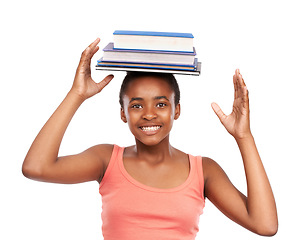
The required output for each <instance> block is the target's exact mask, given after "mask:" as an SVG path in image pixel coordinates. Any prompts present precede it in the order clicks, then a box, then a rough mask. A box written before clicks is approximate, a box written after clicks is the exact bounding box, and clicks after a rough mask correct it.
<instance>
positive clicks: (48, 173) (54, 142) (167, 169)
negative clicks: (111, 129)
mask: <svg viewBox="0 0 302 240" xmlns="http://www.w3.org/2000/svg"><path fill="white" fill-rule="evenodd" d="M99 41H100V40H99V39H97V40H95V41H94V42H93V43H92V44H90V45H89V47H88V48H86V49H85V50H84V52H83V53H82V56H81V60H80V63H79V66H78V68H77V71H76V75H75V79H74V83H73V86H72V88H71V90H70V91H69V92H68V94H67V95H66V97H65V99H64V100H63V101H62V103H61V104H60V106H59V107H58V108H57V109H56V111H55V112H54V113H53V115H52V116H51V117H50V118H49V120H48V121H47V122H46V124H45V125H44V126H43V128H42V129H41V131H40V132H39V134H38V135H37V137H36V139H35V140H34V142H33V144H32V146H31V147H30V149H29V151H28V154H27V156H26V157H25V160H24V163H23V167H22V171H23V174H24V175H25V176H26V177H28V178H30V179H34V180H38V181H46V182H55V183H80V182H85V181H93V180H95V181H98V182H101V180H102V177H103V175H104V173H105V171H106V168H107V166H108V163H109V160H110V157H111V153H112V150H113V145H108V144H100V145H96V146H93V147H91V148H89V149H87V150H86V151H84V152H82V153H80V154H76V155H70V156H63V157H58V152H59V148H60V144H61V141H62V138H63V136H64V133H65V131H66V128H67V127H68V125H69V123H70V121H71V119H72V117H73V115H74V114H75V112H76V111H77V109H78V108H79V107H80V105H81V104H82V103H83V102H84V101H85V100H86V99H88V98H90V97H92V96H94V95H96V94H97V93H99V92H101V91H102V89H103V88H104V87H105V86H106V85H107V84H108V83H109V82H110V81H111V80H112V79H113V75H108V76H107V77H105V78H104V79H103V80H102V81H101V82H99V83H96V82H95V81H93V79H92V78H91V70H90V63H91V58H92V56H93V55H94V54H95V53H96V52H97V51H98V46H97V45H98V43H99ZM233 83H234V92H235V94H234V104H233V111H232V113H231V114H230V115H228V116H227V115H225V114H224V113H223V111H222V110H221V109H220V107H219V106H218V105H217V104H216V103H212V108H213V110H214V112H215V113H216V115H217V116H218V118H219V120H220V121H221V123H222V124H223V126H224V127H225V128H226V130H227V131H228V132H229V133H230V134H231V135H232V136H233V137H234V138H235V140H236V142H237V144H238V147H239V150H240V152H241V155H242V161H243V164H244V169H245V174H246V182H247V196H245V195H243V194H242V193H241V192H239V191H238V190H237V189H236V188H235V187H234V186H233V184H232V183H231V182H230V180H229V179H228V177H227V175H226V174H225V172H224V171H223V170H222V169H221V167H220V166H219V165H218V164H217V163H216V162H215V161H214V160H212V159H210V158H203V171H204V183H205V185H204V193H205V197H207V198H208V199H209V200H210V201H211V202H213V203H214V204H215V205H216V207H217V208H218V209H220V211H221V212H223V213H224V214H225V215H226V216H228V217H229V218H230V219H232V220H233V221H235V222H237V223H238V224H240V225H242V226H243V227H245V228H247V229H249V230H251V231H253V232H255V233H257V234H260V235H266V236H272V235H274V234H275V233H276V232H277V229H278V218H277V211H276V205H275V200H274V195H273V193H272V189H271V187H270V183H269V180H268V178H267V175H266V173H265V170H264V167H263V164H262V161H261V159H260V156H259V154H258V151H257V148H256V145H255V141H254V138H253V135H252V133H251V131H250V120H249V99H248V91H247V88H246V86H245V83H244V81H243V78H242V75H241V74H240V72H239V70H236V71H235V74H234V76H233ZM123 101H124V108H123V109H121V119H122V120H123V121H124V122H125V123H128V126H129V128H130V130H131V132H132V134H133V135H134V137H135V140H136V145H134V146H129V147H127V148H125V151H124V156H123V161H124V165H125V168H126V170H127V171H128V173H129V174H130V175H131V176H132V177H133V178H134V179H136V180H137V181H139V182H141V183H143V184H145V185H148V186H152V187H156V188H173V187H176V186H179V185H180V184H182V183H183V182H184V181H185V180H186V179H187V177H188V175H189V168H190V166H189V161H188V155H187V154H185V153H183V152H182V151H180V150H178V149H175V148H174V147H172V146H171V145H170V142H169V134H170V131H171V129H172V126H173V122H174V120H176V119H177V118H178V117H179V115H180V105H179V104H178V105H176V106H175V104H174V92H173V91H172V90H171V89H170V88H169V86H168V85H167V83H166V82H164V81H163V80H162V79H160V78H154V77H144V78H140V79H137V80H134V81H133V82H132V83H131V87H129V88H128V90H127V91H126V94H125V96H124V98H123ZM151 126H153V127H154V126H159V128H158V129H153V130H152V131H143V130H144V129H145V130H146V129H148V128H147V127H151Z"/></svg>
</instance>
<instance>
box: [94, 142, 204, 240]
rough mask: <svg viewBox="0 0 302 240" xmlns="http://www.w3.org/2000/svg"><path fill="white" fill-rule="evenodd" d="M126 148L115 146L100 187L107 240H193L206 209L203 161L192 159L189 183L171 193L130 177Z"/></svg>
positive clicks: (173, 189)
mask: <svg viewBox="0 0 302 240" xmlns="http://www.w3.org/2000/svg"><path fill="white" fill-rule="evenodd" d="M123 152H124V148H121V147H118V146H117V145H115V146H114V148H113V152H112V156H111V159H110V162H109V165H108V167H107V170H106V173H105V175H104V177H103V179H102V181H101V183H100V188H99V192H100V194H101V195H102V208H103V211H102V221H103V226H102V232H103V236H104V240H121V239H122V240H149V239H150V240H151V239H152V240H154V239H156V240H160V239H164V240H170V239H171V240H172V239H173V240H175V239H181V240H189V239H190V240H193V239H195V236H196V234H197V232H198V230H199V228H198V223H199V216H200V215H201V214H202V213H203V208H204V204H205V201H204V196H203V189H204V180H203V171H202V159H201V157H194V156H192V155H189V159H190V173H189V176H188V178H187V180H186V181H185V182H184V183H183V184H181V185H179V186H177V187H175V188H169V189H159V188H153V187H149V186H146V185H144V184H142V183H140V182H138V181H136V180H135V179H134V178H132V177H131V176H130V174H128V172H127V171H126V169H125V168H124V164H123Z"/></svg>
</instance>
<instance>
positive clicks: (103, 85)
mask: <svg viewBox="0 0 302 240" xmlns="http://www.w3.org/2000/svg"><path fill="white" fill-rule="evenodd" d="M113 78H114V75H112V74H110V75H108V76H107V77H105V78H104V79H103V80H102V81H101V82H99V83H98V84H97V86H98V88H99V92H100V91H102V90H103V88H104V87H106V86H107V84H108V83H110V81H111V80H112V79H113Z"/></svg>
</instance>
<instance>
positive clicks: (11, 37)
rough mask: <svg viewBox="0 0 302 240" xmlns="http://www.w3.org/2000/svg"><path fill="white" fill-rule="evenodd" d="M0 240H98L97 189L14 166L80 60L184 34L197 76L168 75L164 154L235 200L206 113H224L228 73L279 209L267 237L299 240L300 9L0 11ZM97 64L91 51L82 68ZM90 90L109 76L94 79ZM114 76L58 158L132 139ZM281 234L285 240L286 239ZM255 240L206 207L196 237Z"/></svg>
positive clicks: (294, 4)
mask: <svg viewBox="0 0 302 240" xmlns="http://www.w3.org/2000/svg"><path fill="white" fill-rule="evenodd" d="M0 23H1V39H0V41H1V44H0V61H1V63H0V68H1V71H0V73H1V75H0V76H1V77H0V81H1V85H0V91H1V94H0V98H1V99H0V100H1V101H0V104H1V118H0V121H1V124H0V127H1V129H0V130H1V131H0V137H1V145H0V147H1V160H0V178H1V179H0V184H1V198H0V201H1V204H0V218H1V220H2V221H1V222H2V224H1V231H0V238H1V239H32V240H35V239H44V240H48V239H58V240H60V239H73V240H76V239H89V240H93V239H95V240H97V239H102V233H101V226H102V223H101V196H100V195H99V193H98V184H97V183H96V182H90V183H83V184H76V185H60V184H50V183H40V182H34V181H31V180H28V179H26V178H25V177H23V175H22V173H21V166H22V161H23V159H24V157H25V155H26V153H27V150H28V149H29V147H30V144H31V142H32V141H33V140H34V138H35V136H36V134H37V133H38V131H39V130H40V128H41V127H42V126H43V124H44V123H45V122H46V120H47V119H48V118H49V117H50V115H51V114H52V112H53V111H54V110H55V108H56V107H57V106H58V105H59V103H60V102H61V101H62V99H63V98H64V96H65V95H66V93H67V92H68V90H69V89H70V87H71V84H72V81H73V77H74V73H75V69H76V67H77V64H78V61H79V58H80V54H81V52H82V51H83V50H84V49H85V48H86V47H87V46H88V45H89V44H90V43H91V42H92V41H94V40H95V39H96V38H97V37H100V38H101V43H100V44H99V46H100V48H101V49H102V48H103V47H104V46H105V45H106V44H107V43H108V42H109V41H112V33H113V32H114V30H117V29H121V30H146V31H147V30H149V31H170V32H189V33H193V35H194V36H195V38H194V44H195V47H196V49H197V53H198V58H199V61H201V62H202V70H201V75H200V76H199V77H194V76H176V77H177V79H178V81H179V85H180V87H181V105H182V115H181V117H180V119H179V120H177V121H176V122H175V124H174V129H173V130H172V133H171V142H172V144H173V145H174V146H175V147H177V148H180V149H182V150H183V151H185V152H188V153H191V154H193V155H199V154H200V155H203V156H209V157H211V158H213V159H214V160H216V161H217V162H218V163H219V164H220V165H221V166H222V167H223V169H224V170H225V171H226V172H227V174H228V176H229V177H230V179H231V181H232V182H233V183H234V185H235V186H236V187H238V188H239V189H240V190H241V191H243V192H244V193H245V192H246V187H245V177H244V171H243V167H242V162H241V158H240V153H239V151H238V148H237V146H236V143H235V141H234V140H233V139H232V137H231V136H230V135H229V134H228V133H227V132H226V131H225V129H224V128H223V127H222V125H221V124H220V122H219V120H218V119H217V117H216V115H215V114H214V113H213V111H212V109H211V107H210V104H211V102H213V101H216V102H218V103H219V104H220V105H221V107H222V109H223V110H224V111H225V112H226V113H230V111H231V108H232V101H233V86H232V76H233V74H234V71H235V69H236V68H239V69H240V70H241V73H242V75H243V77H244V79H245V81H246V84H247V86H248V89H249V92H250V109H251V127H252V132H253V135H254V137H255V139H256V143H257V146H258V149H259V152H260V154H261V156H262V159H263V163H264V165H265V167H266V170H267V173H268V175H269V178H270V181H271V185H272V187H273V191H274V193H275V198H276V202H277V207H278V214H279V223H280V226H279V232H278V233H277V235H275V236H274V237H272V238H271V239H282V240H284V239H301V234H300V227H301V222H300V223H299V222H298V221H300V218H301V214H302V211H301V207H300V200H301V192H300V189H301V177H300V174H301V172H300V168H301V160H302V157H301V143H302V141H301V134H302V130H301V111H300V107H301V95H300V93H301V83H300V82H301V80H302V73H301V66H302V58H301V56H302V47H301V43H302V37H301V36H302V35H301V23H302V15H301V5H300V3H299V1H293V0H288V1H277V0H275V1H265V0H262V1H259V0H254V1H234V0H229V1H222V0H220V1H219V0H211V1H197V0H195V1H193V0H186V1H163V0H160V1H157V0H153V1H76V0H73V1H62V0H60V1H58V0H53V1H33V0H28V1H21V0H16V1H1V5H0ZM101 56H102V51H99V52H98V53H97V54H96V56H95V57H94V58H93V60H92V65H94V64H95V63H96V60H97V59H98V58H100V57H101ZM92 74H93V77H94V79H95V81H100V80H101V79H102V78H103V77H105V76H106V74H109V72H108V73H107V72H101V71H95V70H94V69H93V72H92ZM123 76H124V73H115V78H114V80H113V81H112V82H111V83H110V85H109V86H107V87H106V88H105V89H104V90H103V92H102V93H101V94H99V95H97V96H95V97H93V98H91V99H89V100H87V102H85V103H84V104H83V105H82V106H81V107H80V109H79V110H78V112H77V113H76V115H75V117H74V119H73V120H72V122H71V124H70V126H69V128H68V130H67V132H66V135H65V137H64V139H63V143H62V146H61V149H60V154H61V155H66V154H73V153H78V152H81V151H83V150H85V149H86V148H88V147H90V146H92V145H95V144H98V143H115V144H119V145H121V146H127V145H130V144H133V143H134V140H133V137H132V135H131V134H130V131H129V130H128V127H127V125H125V124H124V123H123V122H122V121H121V120H120V117H119V105H118V91H119V87H120V84H121V81H122V78H123ZM289 236H291V237H289ZM222 237H223V238H224V239H234V238H236V239H263V237H259V236H257V235H255V234H253V233H250V232H249V231H247V230H245V229H243V228H242V227H240V226H239V225H237V224H235V223H233V222H232V221H230V220H228V219H227V218H226V217H225V216H224V215H223V214H221V213H220V212H219V211H218V210H217V209H216V208H215V207H214V206H213V205H212V204H211V203H210V202H209V201H206V207H205V210H204V214H203V215H202V216H201V218H200V232H199V234H198V237H197V239H221V238H222Z"/></svg>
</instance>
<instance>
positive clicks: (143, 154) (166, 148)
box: [135, 138, 174, 164]
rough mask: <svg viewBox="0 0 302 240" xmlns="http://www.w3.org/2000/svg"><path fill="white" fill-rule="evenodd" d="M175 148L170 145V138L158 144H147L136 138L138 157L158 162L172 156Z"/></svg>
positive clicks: (154, 162)
mask: <svg viewBox="0 0 302 240" xmlns="http://www.w3.org/2000/svg"><path fill="white" fill-rule="evenodd" d="M173 150H174V148H173V147H172V146H171V145H170V142H169V138H167V139H165V140H163V141H162V142H160V143H158V144H156V145H152V146H149V145H145V144H143V143H142V142H140V141H138V140H137V139H136V146H135V152H136V154H137V157H138V158H140V159H144V160H145V161H148V162H150V163H153V164H156V163H160V162H163V161H164V160H168V159H171V158H172V154H173V152H174V151H173Z"/></svg>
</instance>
